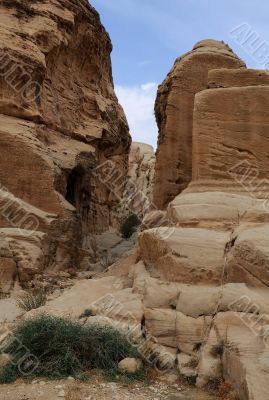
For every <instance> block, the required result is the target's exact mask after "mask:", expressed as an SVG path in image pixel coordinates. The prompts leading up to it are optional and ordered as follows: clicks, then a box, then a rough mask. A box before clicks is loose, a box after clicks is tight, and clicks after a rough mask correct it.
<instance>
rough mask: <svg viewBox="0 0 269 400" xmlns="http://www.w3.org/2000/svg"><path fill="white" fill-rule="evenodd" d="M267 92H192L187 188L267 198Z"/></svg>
mask: <svg viewBox="0 0 269 400" xmlns="http://www.w3.org/2000/svg"><path fill="white" fill-rule="evenodd" d="M268 94H269V86H246V87H229V88H218V89H209V90H204V91H202V92H200V93H198V94H197V95H196V97H195V106H194V126H193V180H192V183H191V185H190V186H189V188H188V191H191V192H204V191H222V192H231V193H238V194H243V195H245V196H249V197H254V198H257V199H259V198H260V199H263V198H267V194H268V191H269V185H268V182H267V176H268V172H269V163H268V158H267V146H268V140H269V139H268V138H267V134H266V132H267V131H268V124H269V120H268V118H267V114H268V112H267V110H268V108H269V101H268V98H269V96H268ZM216 126H217V127H218V129H216ZM257 126H258V128H257ZM252 143H255V146H253V144H252Z"/></svg>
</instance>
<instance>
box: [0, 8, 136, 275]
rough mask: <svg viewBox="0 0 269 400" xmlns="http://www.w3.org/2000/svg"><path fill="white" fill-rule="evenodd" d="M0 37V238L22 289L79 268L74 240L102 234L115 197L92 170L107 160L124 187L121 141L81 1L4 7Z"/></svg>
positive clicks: (97, 31) (92, 16)
mask: <svg viewBox="0 0 269 400" xmlns="http://www.w3.org/2000/svg"><path fill="white" fill-rule="evenodd" d="M0 36H1V39H0V61H1V62H0V64H1V66H0V114H1V115H0V122H1V128H0V129H1V135H0V148H1V160H0V183H1V196H0V197H1V199H0V200H1V227H2V228H3V229H2V231H1V233H2V234H1V237H3V241H6V242H7V243H8V244H9V246H10V248H11V251H12V252H13V254H14V257H15V258H14V259H15V260H16V262H17V268H18V274H19V277H20V279H21V280H22V281H23V282H24V283H25V282H27V281H28V280H29V278H30V276H32V275H34V273H35V271H36V270H39V271H42V270H43V269H46V268H58V269H63V268H72V267H78V266H79V262H80V257H81V249H83V251H86V254H87V245H85V243H86V242H87V241H85V240H83V239H84V238H85V237H87V235H88V234H89V233H90V232H95V233H96V232H98V231H103V230H106V229H107V228H108V227H109V225H110V224H111V210H112V208H113V207H115V205H116V204H117V203H118V202H119V198H118V197H117V196H115V194H113V192H111V190H110V189H109V187H108V185H107V184H106V182H105V184H102V177H101V176H100V174H99V172H98V171H100V170H97V173H96V174H95V173H94V171H95V169H96V168H97V167H100V165H102V164H103V163H106V162H107V161H109V162H110V163H111V164H112V165H113V166H114V167H115V169H117V170H119V171H120V173H121V179H122V180H123V181H124V179H125V175H126V172H127V167H128V153H129V146H130V136H129V132H128V125H127V122H126V119H125V116H124V113H123V111H122V108H121V107H120V106H119V104H118V101H117V98H116V96H115V93H114V88H113V81H112V75H111V61H110V52H111V49H112V46H111V42H110V39H109V36H108V34H107V33H106V31H105V29H104V28H103V26H102V25H101V23H100V19H99V16H98V14H97V12H96V11H95V10H94V9H93V8H92V7H91V6H90V5H89V4H88V2H87V1H86V0H80V1H78V0H75V1H74V0H68V1H62V0H56V1H43V0H35V1H33V2H28V1H15V0H14V1H13V0H12V1H6V0H3V1H2V2H1V5H0ZM120 193H122V192H120ZM10 228H19V231H18V234H17V235H15V236H16V237H14V232H12V234H11V236H10V231H9V229H10ZM32 231H33V232H34V233H33V234H32ZM33 237H38V240H37V239H35V240H33ZM10 238H11V239H10ZM33 246H37V249H39V251H38V250H35V251H33ZM33 254H34V255H33ZM33 257H34V262H33ZM22 258H23V260H24V261H23V263H22V261H21V259H22ZM18 260H19V261H18ZM19 263H21V264H19Z"/></svg>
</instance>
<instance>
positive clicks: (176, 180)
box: [153, 40, 245, 209]
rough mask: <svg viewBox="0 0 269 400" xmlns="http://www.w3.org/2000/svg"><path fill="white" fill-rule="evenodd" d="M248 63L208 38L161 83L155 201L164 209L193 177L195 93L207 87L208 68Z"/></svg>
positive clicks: (181, 58) (181, 59) (239, 65)
mask: <svg viewBox="0 0 269 400" xmlns="http://www.w3.org/2000/svg"><path fill="white" fill-rule="evenodd" d="M244 66H245V64H244V63H243V62H242V61H241V60H240V59H239V58H238V57H237V56H236V55H235V54H234V53H233V52H232V50H231V49H230V48H229V47H228V46H227V45H225V44H224V43H220V42H217V41H215V40H205V41H202V42H199V43H197V44H196V45H195V46H194V48H193V50H192V51H191V52H189V53H187V54H185V55H183V56H182V57H179V58H178V59H177V60H176V62H175V65H174V67H173V68H172V70H171V71H170V73H169V74H168V75H167V78H166V79H165V80H164V82H163V83H162V85H160V86H159V90H158V95H157V99H156V105H155V113H156V120H157V124H158V127H159V140H158V149H157V155H156V176H155V185H154V195H153V202H154V204H155V205H156V207H157V208H159V209H165V208H166V207H167V205H168V204H169V203H170V201H172V200H173V199H174V198H175V196H177V195H178V194H179V193H181V192H182V190H184V189H185V188H186V187H187V186H188V184H189V183H190V181H191V177H192V126H193V109H194V97H195V94H196V93H198V92H200V91H201V90H204V89H206V88H207V86H208V71H209V70H212V69H216V68H240V67H242V68H243V67H244Z"/></svg>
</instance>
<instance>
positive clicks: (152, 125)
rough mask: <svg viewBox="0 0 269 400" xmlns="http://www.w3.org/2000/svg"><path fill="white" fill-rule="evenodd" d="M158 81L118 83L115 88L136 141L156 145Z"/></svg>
mask: <svg viewBox="0 0 269 400" xmlns="http://www.w3.org/2000/svg"><path fill="white" fill-rule="evenodd" d="M157 87H158V85H157V83H154V82H148V83H145V84H142V85H139V86H120V85H116V87H115V90H116V93H117V96H118V99H119V102H120V104H121V105H122V107H123V108H124V111H125V114H126V117H127V119H128V123H129V126H130V132H131V135H132V138H133V140H134V141H136V142H144V143H149V144H151V145H152V146H154V147H156V143H157V136H158V129H157V125H156V122H155V117H154V103H155V99H156V93H157Z"/></svg>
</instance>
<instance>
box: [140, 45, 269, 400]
mask: <svg viewBox="0 0 269 400" xmlns="http://www.w3.org/2000/svg"><path fill="white" fill-rule="evenodd" d="M184 68H186V69H184ZM183 71H185V72H184V74H183ZM194 82H195V84H194ZM156 113H157V120H158V124H159V128H160V135H159V145H158V150H157V160H156V175H155V186H154V201H155V203H156V204H158V206H159V208H160V209H163V210H164V211H162V213H165V215H166V218H165V219H164V220H165V221H166V224H165V225H164V226H163V225H162V226H161V227H157V226H156V227H154V228H153V229H149V230H144V231H143V232H142V233H141V235H140V237H139V248H140V256H141V259H142V260H143V262H144V264H145V267H146V271H147V273H148V274H149V276H150V277H149V276H148V277H147V278H146V279H145V281H144V286H143V288H144V292H143V293H144V304H145V306H146V308H147V310H146V313H145V316H146V323H145V326H146V327H147V329H148V331H149V332H150V333H152V334H153V335H156V337H157V338H158V339H159V340H160V343H161V344H165V345H166V346H169V347H171V348H174V349H175V350H177V352H178V356H177V366H178V369H179V372H180V373H181V374H182V375H184V376H186V377H188V378H190V377H191V378H192V379H195V380H196V384H197V385H198V386H208V385H209V386H210V384H211V383H212V382H217V381H218V380H220V379H222V378H223V377H224V378H225V379H227V380H228V381H230V383H231V384H232V386H233V388H234V390H235V393H236V395H237V396H238V398H239V399H240V400H241V399H242V400H257V399H258V400H263V399H264V398H266V396H267V393H268V390H269V386H268V382H269V379H268V378H269V368H268V362H267V361H266V360H267V359H268V352H269V351H268V332H269V330H268V326H269V325H268V321H269V290H268V286H269V279H268V277H269V275H268V271H269V252H268V249H269V239H268V237H269V235H268V232H269V207H268V204H269V203H268V198H269V182H268V176H269V158H268V150H269V118H268V115H269V74H268V72H267V71H258V70H249V69H246V68H245V67H244V63H243V62H242V61H240V60H239V59H238V58H237V57H236V56H235V55H234V53H233V52H232V51H231V50H230V49H228V48H227V47H225V45H224V44H222V43H218V42H214V41H213V42H212V41H209V42H208V41H206V42H201V43H200V44H199V45H198V46H196V47H195V50H193V51H192V52H191V53H188V54H187V55H185V56H183V57H181V58H179V59H178V60H177V61H176V63H175V66H174V68H173V70H172V72H171V73H170V74H169V75H168V77H167V79H166V81H165V82H164V84H163V85H161V86H160V89H159V93H158V97H157V102H156ZM148 219H149V217H148ZM152 219H153V216H152ZM155 219H156V218H155ZM140 286H141V283H140ZM154 293H155V297H154ZM148 308H149V310H148ZM168 327H169V329H168Z"/></svg>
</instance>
